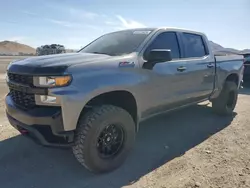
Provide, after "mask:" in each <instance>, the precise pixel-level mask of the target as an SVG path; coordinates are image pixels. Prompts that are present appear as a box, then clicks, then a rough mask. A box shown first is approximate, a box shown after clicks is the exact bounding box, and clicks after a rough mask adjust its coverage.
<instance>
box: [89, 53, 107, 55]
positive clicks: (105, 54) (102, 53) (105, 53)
mask: <svg viewBox="0 0 250 188" xmlns="http://www.w3.org/2000/svg"><path fill="white" fill-rule="evenodd" d="M91 53H92V54H104V55H110V54H108V53H105V52H91Z"/></svg>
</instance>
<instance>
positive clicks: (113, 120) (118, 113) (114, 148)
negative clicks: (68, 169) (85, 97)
mask: <svg viewBox="0 0 250 188" xmlns="http://www.w3.org/2000/svg"><path fill="white" fill-rule="evenodd" d="M134 141H135V123H134V121H133V118H132V117H131V115H130V114H129V113H128V112H127V111H125V110H124V109H122V108H119V107H116V106H112V105H102V106H100V107H95V108H93V109H92V110H91V111H89V112H88V113H87V114H86V115H83V116H82V117H80V120H79V122H78V128H77V130H76V138H75V146H73V148H72V149H73V153H74V155H75V157H76V159H77V160H78V161H79V162H80V163H81V164H82V165H83V166H85V167H86V168H87V169H89V170H90V171H93V172H96V173H99V172H107V171H112V170H114V169H116V168H118V167H119V166H120V165H121V164H122V163H123V162H124V161H125V159H126V157H127V155H128V153H129V151H130V149H131V148H132V146H133V145H134Z"/></svg>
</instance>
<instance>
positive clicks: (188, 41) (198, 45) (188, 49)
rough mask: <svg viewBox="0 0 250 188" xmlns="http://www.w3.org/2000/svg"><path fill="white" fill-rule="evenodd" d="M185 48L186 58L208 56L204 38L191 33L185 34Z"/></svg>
mask: <svg viewBox="0 0 250 188" xmlns="http://www.w3.org/2000/svg"><path fill="white" fill-rule="evenodd" d="M183 42H184V46H185V58H196V57H203V56H205V55H207V53H206V48H205V45H204V41H203V39H202V36H200V35H196V34H190V33H183Z"/></svg>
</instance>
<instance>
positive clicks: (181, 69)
mask: <svg viewBox="0 0 250 188" xmlns="http://www.w3.org/2000/svg"><path fill="white" fill-rule="evenodd" d="M186 69H187V67H183V66H181V67H178V68H177V71H179V72H182V71H185V70H186Z"/></svg>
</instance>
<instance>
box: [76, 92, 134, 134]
mask: <svg viewBox="0 0 250 188" xmlns="http://www.w3.org/2000/svg"><path fill="white" fill-rule="evenodd" d="M103 104H109V105H114V106H117V107H120V108H123V109H124V110H126V111H127V112H128V113H129V114H130V115H131V116H132V118H133V120H134V122H135V129H136V131H138V129H139V126H138V119H139V118H138V105H137V101H136V98H135V96H134V95H133V94H132V93H131V92H129V91H127V90H115V91H107V92H104V93H100V94H98V95H96V96H94V97H92V98H91V99H89V100H88V102H86V104H85V105H84V106H83V107H82V110H81V112H80V114H79V117H78V120H77V124H78V122H79V119H80V117H81V116H82V115H83V114H85V113H87V112H88V111H89V110H91V109H92V108H93V107H95V106H98V105H103Z"/></svg>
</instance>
